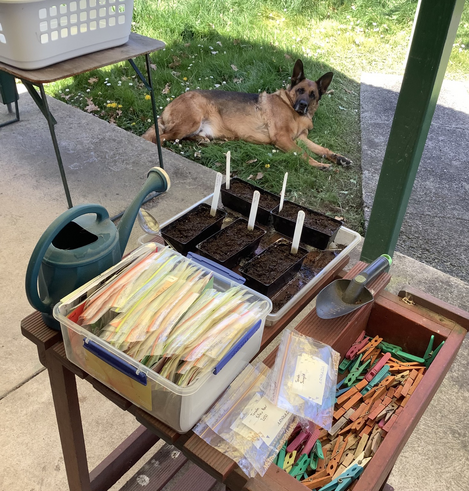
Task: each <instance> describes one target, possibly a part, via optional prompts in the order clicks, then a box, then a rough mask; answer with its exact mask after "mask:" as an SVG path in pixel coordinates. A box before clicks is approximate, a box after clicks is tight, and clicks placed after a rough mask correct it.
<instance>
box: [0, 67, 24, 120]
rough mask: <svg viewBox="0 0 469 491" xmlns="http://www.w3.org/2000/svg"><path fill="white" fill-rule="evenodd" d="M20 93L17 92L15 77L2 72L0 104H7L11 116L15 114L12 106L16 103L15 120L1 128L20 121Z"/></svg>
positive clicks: (0, 71) (0, 72)
mask: <svg viewBox="0 0 469 491" xmlns="http://www.w3.org/2000/svg"><path fill="white" fill-rule="evenodd" d="M18 99H19V96H18V91H17V90H16V82H15V77H13V75H10V74H9V73H6V72H4V71H2V70H0V102H2V103H3V104H6V106H7V109H8V113H9V114H11V113H12V112H13V110H12V108H11V104H12V103H13V102H14V103H15V113H16V114H15V119H10V120H9V121H7V122H6V123H2V124H0V128H3V127H4V126H7V125H9V124H12V123H16V122H17V121H19V120H20V111H19V107H18Z"/></svg>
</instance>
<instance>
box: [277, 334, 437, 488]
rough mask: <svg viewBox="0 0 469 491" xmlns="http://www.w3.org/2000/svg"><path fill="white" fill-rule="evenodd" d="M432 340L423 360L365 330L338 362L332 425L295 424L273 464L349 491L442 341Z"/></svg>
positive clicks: (310, 483) (313, 482)
mask: <svg viewBox="0 0 469 491" xmlns="http://www.w3.org/2000/svg"><path fill="white" fill-rule="evenodd" d="M433 343H434V336H431V339H430V342H429V344H428V347H427V350H426V352H425V355H424V356H423V358H421V357H418V356H414V355H412V354H410V353H406V352H405V351H403V350H402V348H401V347H399V346H396V345H393V344H389V343H387V342H385V341H383V338H380V337H379V336H376V337H375V338H373V339H371V338H369V337H367V336H366V335H365V331H363V332H362V333H361V334H360V336H359V337H358V339H357V340H356V341H355V343H354V344H353V345H352V346H351V347H350V349H349V350H348V351H347V353H346V355H345V357H344V359H343V360H342V362H341V363H340V366H339V373H341V374H344V378H343V379H342V380H341V381H340V382H339V383H338V384H337V392H336V397H337V398H336V404H335V407H334V409H335V412H334V421H335V423H334V424H333V426H332V428H331V429H330V431H327V430H324V429H321V428H317V427H316V428H315V427H314V425H312V426H311V427H310V428H309V429H307V430H304V429H300V428H298V430H297V431H296V432H293V434H292V437H291V438H290V440H289V442H287V444H285V445H284V447H283V448H282V449H281V450H280V452H279V454H278V456H277V459H276V460H275V461H274V462H275V463H276V465H277V466H278V467H280V468H282V469H284V470H285V471H286V472H288V473H289V474H290V475H292V476H293V477H296V479H298V480H299V481H301V482H302V483H303V484H304V485H305V486H306V487H307V488H309V489H320V491H333V490H335V491H338V490H340V491H342V490H345V489H347V488H348V487H349V486H350V485H351V484H352V482H354V481H355V480H356V479H358V477H359V476H360V475H361V474H362V472H363V469H364V467H365V465H366V464H367V463H368V462H369V461H370V460H371V458H372V457H373V455H374V454H375V453H376V451H377V450H378V447H379V446H380V444H381V442H382V440H383V438H384V437H385V436H386V434H387V433H388V432H389V430H390V429H391V427H392V426H393V425H394V423H395V422H396V420H397V418H398V417H399V414H400V413H401V412H402V411H403V410H404V407H405V405H406V404H407V401H408V400H409V397H410V396H411V395H412V394H413V392H414V391H415V389H416V387H417V386H418V384H419V383H420V381H421V380H422V378H423V376H424V373H425V370H426V369H427V368H428V367H429V366H430V364H431V363H432V361H433V360H434V358H435V356H436V355H437V354H438V352H439V351H440V349H441V347H442V346H443V344H444V341H443V342H442V343H441V344H440V345H439V346H438V347H437V348H435V349H433ZM347 371H348V374H346V372H347Z"/></svg>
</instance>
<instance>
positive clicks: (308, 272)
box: [272, 246, 345, 314]
mask: <svg viewBox="0 0 469 491" xmlns="http://www.w3.org/2000/svg"><path fill="white" fill-rule="evenodd" d="M344 248H345V246H344ZM338 254H340V250H339V251H337V252H332V251H327V252H325V251H312V252H310V253H309V254H308V255H307V256H306V257H305V259H304V261H303V264H302V265H301V269H300V271H298V273H297V274H296V276H295V277H294V278H293V279H292V280H291V281H290V282H289V283H288V284H287V285H286V286H285V287H283V288H282V289H281V290H280V291H279V292H278V293H277V294H275V296H274V297H273V298H272V304H273V308H272V313H273V314H275V313H276V312H278V311H279V310H280V309H281V308H282V307H283V306H284V305H285V304H287V303H288V302H289V301H290V300H291V299H292V298H293V297H294V296H295V295H296V294H297V293H298V292H299V291H300V290H301V289H302V288H304V287H305V286H306V285H307V284H308V283H309V282H310V281H311V280H312V279H313V278H314V277H315V276H316V275H317V274H318V273H319V272H320V271H321V270H322V269H324V268H325V267H326V266H327V265H328V264H329V263H330V262H331V261H332V260H333V259H335V258H336V257H337V255H338Z"/></svg>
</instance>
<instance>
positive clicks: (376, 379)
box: [360, 365, 389, 396]
mask: <svg viewBox="0 0 469 491" xmlns="http://www.w3.org/2000/svg"><path fill="white" fill-rule="evenodd" d="M388 373H389V366H388V365H384V367H383V368H382V369H381V370H380V371H379V372H378V373H377V374H376V375H375V376H374V377H373V378H372V379H371V381H370V382H368V385H367V386H366V387H365V388H364V389H363V390H362V391H361V392H360V393H361V395H362V396H364V395H365V394H367V393H368V392H370V390H371V389H372V388H373V387H375V386H376V385H378V384H379V383H380V382H381V381H382V380H384V379H385V378H386V377H387V376H388Z"/></svg>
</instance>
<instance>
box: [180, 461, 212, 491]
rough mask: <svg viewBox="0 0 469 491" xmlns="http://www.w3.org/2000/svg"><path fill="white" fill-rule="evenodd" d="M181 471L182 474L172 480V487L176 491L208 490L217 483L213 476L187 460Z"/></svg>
mask: <svg viewBox="0 0 469 491" xmlns="http://www.w3.org/2000/svg"><path fill="white" fill-rule="evenodd" d="M186 469H187V470H186ZM184 471H185V472H184ZM181 472H184V474H183V475H182V476H181V477H180V478H179V479H178V478H176V479H175V481H174V489H175V490H177V491H210V490H212V489H213V488H214V487H215V486H216V485H217V480H216V479H215V478H214V477H212V476H210V475H209V474H207V473H206V472H205V471H203V470H202V469H201V468H200V467H199V466H197V465H195V464H193V463H192V462H188V463H187V464H186V465H185V466H184V468H183V469H182V471H181Z"/></svg>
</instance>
